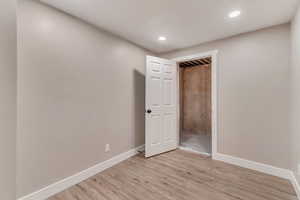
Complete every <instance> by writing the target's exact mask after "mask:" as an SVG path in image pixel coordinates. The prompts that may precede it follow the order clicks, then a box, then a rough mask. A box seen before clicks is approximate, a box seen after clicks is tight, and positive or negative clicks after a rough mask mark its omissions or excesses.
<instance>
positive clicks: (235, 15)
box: [228, 10, 241, 18]
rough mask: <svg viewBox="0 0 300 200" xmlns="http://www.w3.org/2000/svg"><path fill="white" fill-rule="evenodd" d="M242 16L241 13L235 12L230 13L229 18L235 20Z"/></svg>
mask: <svg viewBox="0 0 300 200" xmlns="http://www.w3.org/2000/svg"><path fill="white" fill-rule="evenodd" d="M240 15H241V11H239V10H235V11H232V12H230V13H229V15H228V16H229V17H230V18H235V17H238V16H240Z"/></svg>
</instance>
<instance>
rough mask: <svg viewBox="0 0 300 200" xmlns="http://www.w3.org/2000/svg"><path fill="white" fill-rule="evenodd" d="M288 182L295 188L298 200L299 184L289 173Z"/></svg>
mask: <svg viewBox="0 0 300 200" xmlns="http://www.w3.org/2000/svg"><path fill="white" fill-rule="evenodd" d="M290 180H291V182H292V184H293V186H294V188H295V191H296V193H297V196H298V199H300V185H299V182H298V181H297V179H296V176H295V174H294V173H293V172H291V175H290Z"/></svg>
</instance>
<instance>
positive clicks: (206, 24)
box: [41, 0, 298, 53]
mask: <svg viewBox="0 0 300 200" xmlns="http://www.w3.org/2000/svg"><path fill="white" fill-rule="evenodd" d="M41 1H42V2H44V3H47V4H49V5H51V6H53V7H56V8H58V9H60V10H63V11H65V12H67V13H69V14H71V15H74V16H76V17H78V18H81V19H83V20H85V21H87V22H89V23H91V24H94V25H96V26H98V27H100V28H102V29H105V30H107V31H109V32H112V33H114V34H116V35H119V36H121V37H123V38H125V39H127V40H129V41H132V42H133V43H135V44H137V45H139V46H142V47H144V48H146V49H149V50H151V51H153V52H156V53H162V52H167V51H172V50H175V49H180V48H185V47H189V46H193V45H197V44H200V43H203V42H207V41H212V40H216V39H221V38H225V37H229V36H232V35H236V34H240V33H244V32H249V31H253V30H257V29H260V28H264V27H268V26H272V25H277V24H282V23H285V22H288V21H290V20H291V19H292V17H293V15H294V12H295V9H296V5H297V3H298V0H41ZM236 9H238V10H241V12H242V14H241V16H240V17H238V18H235V19H229V18H228V17H227V16H228V13H229V12H230V11H233V10H236ZM159 36H166V37H167V40H166V41H158V40H157V38H158V37H159Z"/></svg>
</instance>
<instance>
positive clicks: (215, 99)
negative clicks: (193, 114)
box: [172, 50, 219, 159]
mask: <svg viewBox="0 0 300 200" xmlns="http://www.w3.org/2000/svg"><path fill="white" fill-rule="evenodd" d="M217 55H218V50H213V51H208V52H204V53H199V54H194V55H189V56H183V57H178V58H173V59H172V60H174V61H176V62H177V63H178V62H183V61H189V60H194V59H201V58H206V57H211V58H212V65H211V76H212V77H211V78H212V79H211V82H212V121H211V123H212V158H213V159H215V155H216V154H217V152H218V151H217V148H218V147H217V146H218V114H219V113H218V90H219V87H218V60H217ZM178 67H179V66H178ZM177 73H179V70H178V72H177ZM177 77H179V75H177ZM178 82H179V78H178ZM177 87H178V88H177V90H178V91H179V83H178V84H177ZM179 98H180V97H179V92H177V99H178V100H179ZM178 106H179V103H178ZM179 117H180V109H178V120H177V121H178V122H179V123H180V121H179ZM177 134H178V143H179V128H178V133H177Z"/></svg>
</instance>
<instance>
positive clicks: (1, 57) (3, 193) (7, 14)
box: [0, 0, 17, 200]
mask: <svg viewBox="0 0 300 200" xmlns="http://www.w3.org/2000/svg"><path fill="white" fill-rule="evenodd" d="M16 45H17V44H16V2H15V1H14V0H1V1H0V199H3V200H13V199H15V160H16V153H15V148H16V83H17V80H16V73H17V71H16V69H17V64H16V63H17V62H16Z"/></svg>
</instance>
